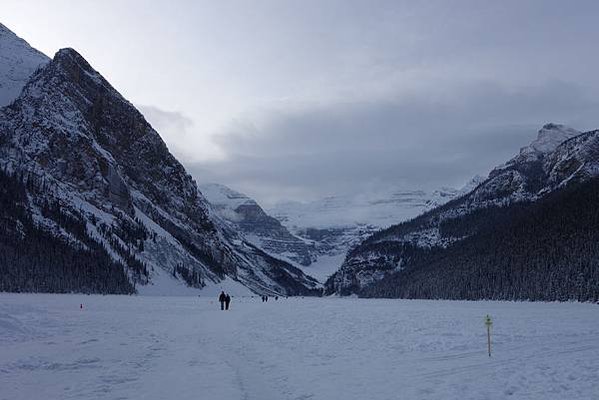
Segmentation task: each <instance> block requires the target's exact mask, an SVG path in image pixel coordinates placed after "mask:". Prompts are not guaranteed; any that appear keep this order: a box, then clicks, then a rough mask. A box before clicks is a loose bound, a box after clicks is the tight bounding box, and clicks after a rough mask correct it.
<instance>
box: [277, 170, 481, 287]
mask: <svg viewBox="0 0 599 400" xmlns="http://www.w3.org/2000/svg"><path fill="white" fill-rule="evenodd" d="M478 179H479V177H477V178H475V179H474V180H473V182H474V183H472V182H471V183H469V184H468V185H466V186H465V187H464V188H463V189H460V190H456V189H450V188H444V189H441V190H436V191H433V192H426V191H423V190H405V189H404V190H402V189H389V190H387V191H380V192H376V193H363V194H361V195H358V196H349V195H348V196H330V197H326V198H323V199H320V200H316V201H312V202H309V203H301V202H283V203H279V204H277V205H275V206H274V207H273V208H271V209H270V210H268V213H269V214H270V215H272V216H274V217H275V218H277V219H278V220H279V221H281V223H282V224H283V225H285V226H286V227H287V228H288V229H289V230H290V231H291V233H293V234H294V235H296V236H299V237H301V238H303V239H304V240H307V241H310V242H311V243H313V245H314V247H315V253H314V254H315V256H316V258H315V260H314V262H313V263H312V264H311V265H310V266H308V267H307V268H305V269H304V271H306V272H308V273H310V274H312V275H313V276H315V277H318V278H319V279H323V280H324V279H326V278H327V277H328V276H330V275H331V274H333V273H334V272H335V271H336V270H337V269H338V268H339V267H340V266H341V264H342V262H343V260H344V258H345V256H346V254H347V251H348V250H349V249H351V248H353V247H355V246H357V245H358V244H359V243H361V242H362V241H363V240H365V239H366V238H367V237H369V236H370V235H372V234H373V233H375V232H377V231H379V230H381V229H383V228H386V227H388V226H391V225H393V224H397V223H399V222H402V221H406V220H408V219H410V218H414V217H415V216H417V215H419V214H421V213H423V212H424V211H426V210H428V209H431V208H433V207H436V206H438V205H440V204H444V203H446V202H447V201H449V200H451V199H453V198H454V197H456V196H457V195H459V194H460V193H462V191H464V190H465V191H468V190H470V189H469V188H470V187H471V186H472V185H474V184H475V183H478Z"/></svg>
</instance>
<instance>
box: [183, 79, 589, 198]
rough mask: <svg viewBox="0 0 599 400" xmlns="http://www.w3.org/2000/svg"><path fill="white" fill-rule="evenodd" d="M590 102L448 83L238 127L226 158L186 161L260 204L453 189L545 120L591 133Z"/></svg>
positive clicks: (579, 96)
mask: <svg viewBox="0 0 599 400" xmlns="http://www.w3.org/2000/svg"><path fill="white" fill-rule="evenodd" d="M597 106H598V104H597V102H596V101H594V100H593V99H591V98H590V97H589V96H587V95H586V94H585V91H584V90H582V89H581V88H580V87H578V86H576V85H573V84H568V83H565V82H559V81H554V82H548V83H547V84H545V85H543V86H537V87H525V88H518V89H506V88H503V87H501V86H499V85H496V84H493V83H489V82H487V83H485V82H477V83H470V84H465V85H454V87H453V88H452V90H451V95H450V96H441V97H440V96H437V95H436V94H435V93H434V92H433V93H430V94H429V95H424V94H419V95H414V96H410V97H407V98H405V97H404V98H401V99H387V100H380V101H371V102H355V103H351V102H348V103H338V104H335V105H333V106H327V107H321V108H312V109H304V110H302V111H298V112H293V113H279V114H276V116H272V117H271V118H270V119H269V120H268V121H267V122H266V123H264V124H263V126H262V127H260V128H257V127H256V126H254V125H252V124H251V123H250V122H247V123H245V124H243V123H238V124H237V125H236V126H235V127H232V128H231V130H229V131H228V132H227V133H226V134H223V135H221V136H218V145H219V146H220V147H221V148H222V149H223V151H224V152H225V153H226V154H227V158H226V159H224V160H221V161H216V162H205V163H190V164H189V165H188V167H189V168H190V170H191V171H192V172H193V173H194V174H195V175H196V177H197V178H198V179H199V180H200V181H218V182H222V183H225V184H229V185H231V186H233V187H235V188H238V189H240V190H244V191H246V192H248V193H250V194H252V195H254V196H256V197H257V198H258V199H260V200H263V201H264V202H266V203H271V202H273V201H276V200H278V199H281V198H286V197H299V198H309V197H315V196H322V195H325V194H332V193H339V192H343V193H356V192H359V191H361V190H368V189H371V188H373V187H380V186H389V185H401V186H407V187H415V188H426V189H432V188H437V187H439V186H442V185H453V186H459V185H461V184H463V183H465V182H466V181H467V180H468V179H469V178H470V177H472V176H473V175H475V174H477V173H482V174H485V173H487V172H488V171H489V170H490V169H491V168H492V167H494V166H496V165H498V164H500V163H502V162H504V161H506V160H507V159H508V158H510V157H511V156H512V155H514V154H515V153H516V152H517V151H518V149H519V148H520V147H521V146H524V145H526V144H528V143H529V142H530V141H531V140H532V139H533V138H534V137H535V135H536V130H538V129H539V128H540V126H541V125H542V124H544V123H545V122H550V121H555V122H563V123H567V124H570V125H573V126H574V127H576V128H579V129H591V128H592V127H594V124H595V120H596V110H597Z"/></svg>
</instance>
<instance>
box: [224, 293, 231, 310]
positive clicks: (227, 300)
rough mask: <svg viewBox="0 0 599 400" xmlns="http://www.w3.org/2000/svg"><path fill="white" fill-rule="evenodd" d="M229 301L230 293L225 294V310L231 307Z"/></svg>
mask: <svg viewBox="0 0 599 400" xmlns="http://www.w3.org/2000/svg"><path fill="white" fill-rule="evenodd" d="M229 303H231V296H229V295H228V294H227V295H226V296H225V310H228V309H229Z"/></svg>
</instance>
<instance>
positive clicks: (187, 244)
mask: <svg viewBox="0 0 599 400" xmlns="http://www.w3.org/2000/svg"><path fill="white" fill-rule="evenodd" d="M3 31H6V28H4V27H3ZM0 40H1V45H0V50H1V52H2V56H3V60H9V61H10V60H17V62H16V63H15V62H12V61H10V62H9V61H6V63H5V64H6V65H11V66H10V68H8V69H7V71H13V72H10V73H9V74H7V75H4V76H3V77H2V86H1V87H2V89H3V90H2V96H3V98H4V99H6V101H7V102H8V103H10V104H9V105H8V106H5V107H3V108H0V169H2V171H4V172H3V173H4V175H6V177H5V178H6V180H7V182H12V183H11V184H14V185H15V186H16V187H18V188H19V189H18V190H19V191H22V192H24V193H25V195H23V196H22V197H21V201H19V202H16V201H17V200H16V197H15V200H14V201H13V202H12V203H11V202H10V200H11V199H10V197H8V198H7V199H6V201H7V202H8V203H9V206H10V207H6V208H5V209H4V210H3V212H5V213H6V215H4V218H3V219H2V223H3V224H4V225H3V226H2V229H3V231H4V232H10V233H11V235H12V236H11V239H10V240H8V239H7V240H6V241H5V242H3V243H1V244H2V246H4V247H8V248H10V249H13V250H14V251H15V252H16V251H17V250H15V249H21V250H19V251H24V250H23V248H25V249H26V243H27V242H26V237H23V236H24V235H23V234H21V233H22V232H24V231H23V229H22V227H23V226H25V227H28V229H29V231H28V232H31V234H32V235H38V236H40V235H42V236H43V235H51V236H52V238H53V239H52V240H59V241H61V242H62V243H63V244H64V243H66V244H67V245H68V247H69V249H70V250H69V251H72V252H73V257H74V258H75V259H74V261H73V262H74V263H75V264H76V263H77V257H82V254H83V253H85V252H88V251H91V250H90V249H93V251H94V252H95V253H94V254H97V255H98V257H100V255H101V254H107V255H108V257H107V259H109V260H111V261H110V262H111V263H112V264H116V265H120V266H121V267H122V269H121V272H122V273H125V274H126V278H127V279H128V280H129V282H132V283H133V284H135V285H137V289H138V290H139V291H140V292H144V291H147V292H151V291H157V292H160V291H161V288H162V287H169V288H172V287H173V285H174V286H175V287H176V286H177V283H178V282H182V281H185V282H186V284H187V286H191V287H195V288H198V289H200V288H204V287H207V286H208V287H209V286H219V287H220V286H223V285H227V287H234V286H236V285H237V286H238V287H239V290H242V288H243V287H244V286H245V287H247V288H249V289H251V290H252V291H254V292H262V293H283V294H289V295H294V294H316V293H319V290H317V289H315V288H316V287H317V286H318V285H317V282H316V281H315V280H314V279H313V278H310V277H309V276H306V275H305V274H304V273H302V271H301V270H299V269H297V268H295V267H294V266H292V265H291V264H290V263H288V262H285V261H283V260H280V259H277V258H275V257H273V256H272V255H270V254H267V253H266V252H264V251H263V250H261V249H260V248H257V247H256V246H255V245H254V244H252V243H251V242H249V241H247V240H245V238H244V237H243V236H242V235H239V234H238V232H237V231H236V230H234V229H230V227H229V226H225V225H221V219H220V218H219V217H218V216H215V215H213V214H212V213H211V210H210V209H209V206H208V202H207V201H206V199H205V198H204V197H203V196H202V195H201V193H200V192H199V191H198V188H197V186H196V184H195V182H194V180H193V179H192V177H191V176H190V175H189V174H188V173H187V172H186V171H185V168H184V167H183V166H182V165H181V164H180V163H179V162H178V161H177V160H176V159H175V158H174V157H173V155H172V154H171V153H170V152H169V151H168V149H167V147H166V145H165V143H164V142H163V141H162V139H161V138H160V136H159V135H158V133H157V132H156V131H155V130H154V129H153V128H152V127H151V126H150V124H149V123H148V122H147V121H146V120H145V118H144V117H143V115H142V114H141V113H140V112H139V111H138V110H137V109H135V107H134V106H133V105H132V104H131V103H129V102H128V101H127V100H126V99H124V98H123V97H122V96H121V95H120V94H119V93H118V92H117V91H116V90H115V89H114V88H113V87H112V86H111V85H110V83H108V82H107V81H106V80H105V79H104V78H103V77H102V76H101V75H100V74H99V73H98V72H97V71H95V70H94V69H93V68H92V67H91V66H90V65H89V64H88V63H87V62H86V61H85V60H84V59H83V57H81V55H79V54H78V53H77V52H76V51H75V50H73V49H68V48H67V49H62V50H60V51H58V52H57V53H56V55H55V56H54V58H53V59H52V60H51V61H49V62H47V63H44V62H41V63H40V64H41V68H39V69H37V70H36V71H35V72H34V73H33V74H32V75H31V76H29V78H28V79H27V82H26V84H25V85H24V87H23V89H22V92H20V94H19V95H18V97H16V98H12V96H14V95H15V88H16V86H15V84H7V80H8V81H10V79H12V78H11V77H15V76H20V77H23V78H24V79H26V75H27V71H30V70H31V69H32V67H31V68H30V66H31V65H33V64H32V63H27V68H26V69H25V70H21V71H20V72H19V73H20V74H21V75H19V73H16V72H14V71H16V70H18V69H19V68H18V65H19V62H20V61H19V60H31V59H32V56H31V55H32V54H37V53H36V52H35V50H33V49H31V48H29V47H28V46H27V45H26V43H25V42H23V41H20V40H19V39H15V36H14V35H13V34H11V33H10V32H5V33H4V34H3V35H2V36H1V37H0ZM5 42H6V43H5ZM15 43H17V44H18V46H16V45H15ZM7 51H8V52H9V53H8V54H5V52H7ZM42 58H43V57H41V56H40V57H39V60H42ZM42 61H43V60H42ZM11 63H12V64H11ZM7 77H8V78H7ZM14 82H16V81H14ZM4 88H6V89H7V90H4ZM13 100H14V101H13ZM11 210H13V211H14V212H12V211H11ZM17 211H18V212H17ZM11 212H12V214H11ZM42 231H43V232H42ZM19 232H21V233H19ZM19 237H20V238H21V241H19ZM11 240H12V241H11ZM23 246H25V247H23ZM38 250H39V249H38ZM34 251H36V249H31V252H34ZM44 251H45V250H39V252H40V253H44ZM18 259H19V260H23V261H22V262H24V263H26V262H28V261H27V260H26V259H25V258H24V257H20V258H18ZM53 260H54V258H46V260H45V263H46V264H48V263H50V264H51V263H52V262H53ZM73 262H71V263H70V264H68V263H67V264H68V265H72V264H73ZM37 266H38V264H36V263H35V262H33V261H32V262H31V263H30V264H27V265H26V266H24V268H23V270H28V269H27V268H30V269H29V270H31V268H33V269H35V268H37ZM15 268H16V267H15ZM81 268H83V270H82V271H74V272H73V271H71V272H69V273H71V274H73V273H74V274H78V273H84V272H86V271H85V269H84V267H83V266H82V267H81ZM9 272H11V271H9ZM12 272H15V271H12ZM12 272H11V273H12ZM38 272H40V273H41V270H40V271H38ZM15 273H16V272H15ZM32 273H35V271H33V272H32ZM43 273H47V274H55V273H57V272H56V271H52V269H51V268H45V267H44V270H43ZM2 279H4V282H3V283H7V285H5V287H9V288H11V287H12V288H16V289H17V290H23V289H25V290H36V289H37V290H45V291H48V290H49V291H53V290H60V288H58V289H57V288H56V287H51V288H48V287H43V286H40V285H39V284H34V283H32V281H31V279H29V280H28V279H27V276H21V275H19V274H16V275H11V274H8V275H5V276H3V277H2ZM10 279H13V280H17V281H18V282H17V283H15V282H16V281H15V282H12V283H11V282H10V281H9V280H10ZM19 279H20V280H19ZM49 279H50V278H49ZM65 279H66V277H65ZM91 281H93V277H86V283H85V284H80V285H79V287H77V284H75V286H74V287H69V288H68V290H87V289H86V288H89V287H90V286H89V284H90V282H91ZM19 285H21V286H22V287H19ZM86 285H87V286H86ZM90 290H91V289H90ZM93 290H96V289H93ZM102 290H103V291H110V290H111V288H110V285H108V286H107V287H105V288H104V289H102ZM169 290H170V289H169ZM125 291H126V290H125ZM175 291H176V290H175Z"/></svg>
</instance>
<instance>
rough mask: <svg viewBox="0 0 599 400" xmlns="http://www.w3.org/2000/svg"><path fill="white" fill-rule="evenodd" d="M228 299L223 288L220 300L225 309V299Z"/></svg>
mask: <svg viewBox="0 0 599 400" xmlns="http://www.w3.org/2000/svg"><path fill="white" fill-rule="evenodd" d="M226 300H227V295H226V294H225V291H224V290H223V291H222V292H220V296H218V301H219V302H220V309H221V310H224V309H225V301H226Z"/></svg>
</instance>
